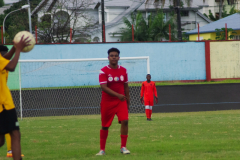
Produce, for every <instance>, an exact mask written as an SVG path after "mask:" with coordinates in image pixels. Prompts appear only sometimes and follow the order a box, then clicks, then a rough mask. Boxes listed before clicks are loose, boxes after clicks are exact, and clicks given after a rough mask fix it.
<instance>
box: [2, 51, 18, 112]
mask: <svg viewBox="0 0 240 160" xmlns="http://www.w3.org/2000/svg"><path fill="white" fill-rule="evenodd" d="M9 62H10V61H9V60H7V59H5V58H3V57H2V55H1V54H0V113H1V112H2V111H3V105H4V108H5V109H6V110H10V109H14V108H15V106H14V103H13V99H12V95H11V92H10V90H9V88H8V86H7V79H8V71H7V70H6V69H5V67H6V66H7V65H8V63H9Z"/></svg>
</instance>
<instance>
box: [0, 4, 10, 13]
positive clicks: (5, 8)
mask: <svg viewBox="0 0 240 160" xmlns="http://www.w3.org/2000/svg"><path fill="white" fill-rule="evenodd" d="M11 6H12V5H7V6H2V7H1V8H0V14H4V11H5V10H7V9H9V8H10V7H11Z"/></svg>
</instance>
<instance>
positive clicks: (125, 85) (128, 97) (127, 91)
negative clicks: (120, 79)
mask: <svg viewBox="0 0 240 160" xmlns="http://www.w3.org/2000/svg"><path fill="white" fill-rule="evenodd" d="M124 91H125V95H126V97H127V106H128V109H129V106H130V95H129V87H128V83H124Z"/></svg>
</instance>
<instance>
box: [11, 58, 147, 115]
mask: <svg viewBox="0 0 240 160" xmlns="http://www.w3.org/2000/svg"><path fill="white" fill-rule="evenodd" d="M106 65H108V58H89V59H38V60H36V59H35V60H31V59H29V60H19V86H20V89H19V97H20V98H19V100H17V101H19V102H17V104H16V106H19V107H16V108H17V109H18V110H19V112H18V115H19V116H20V117H21V119H22V118H23V117H36V116H58V115H59V116H61V115H80V114H99V113H100V100H101V89H100V85H99V84H98V75H99V71H100V69H101V68H102V67H104V66H106ZM119 65H122V66H123V67H125V68H126V69H127V70H128V77H129V88H130V97H131V104H130V112H131V113H143V112H144V107H143V106H142V104H141V103H140V100H139V97H140V88H141V82H142V81H144V80H145V76H146V74H150V61H149V56H143V57H120V60H119ZM15 97H16V96H15Z"/></svg>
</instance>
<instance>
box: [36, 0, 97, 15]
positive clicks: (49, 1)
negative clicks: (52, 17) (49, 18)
mask: <svg viewBox="0 0 240 160" xmlns="http://www.w3.org/2000/svg"><path fill="white" fill-rule="evenodd" d="M57 1H58V0H42V1H41V2H40V3H39V4H38V5H37V7H36V8H34V10H32V13H31V14H32V15H33V14H36V13H38V12H39V11H40V10H45V11H47V12H49V11H51V10H52V8H53V7H54V5H55V4H56V2H57ZM100 1H101V0H89V1H88V2H87V4H86V6H87V9H94V8H95V7H96V5H97V4H98V3H99V2H100ZM64 5H65V7H66V8H68V9H74V8H76V7H75V6H74V5H73V2H72V1H67V2H66V3H64Z"/></svg>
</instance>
